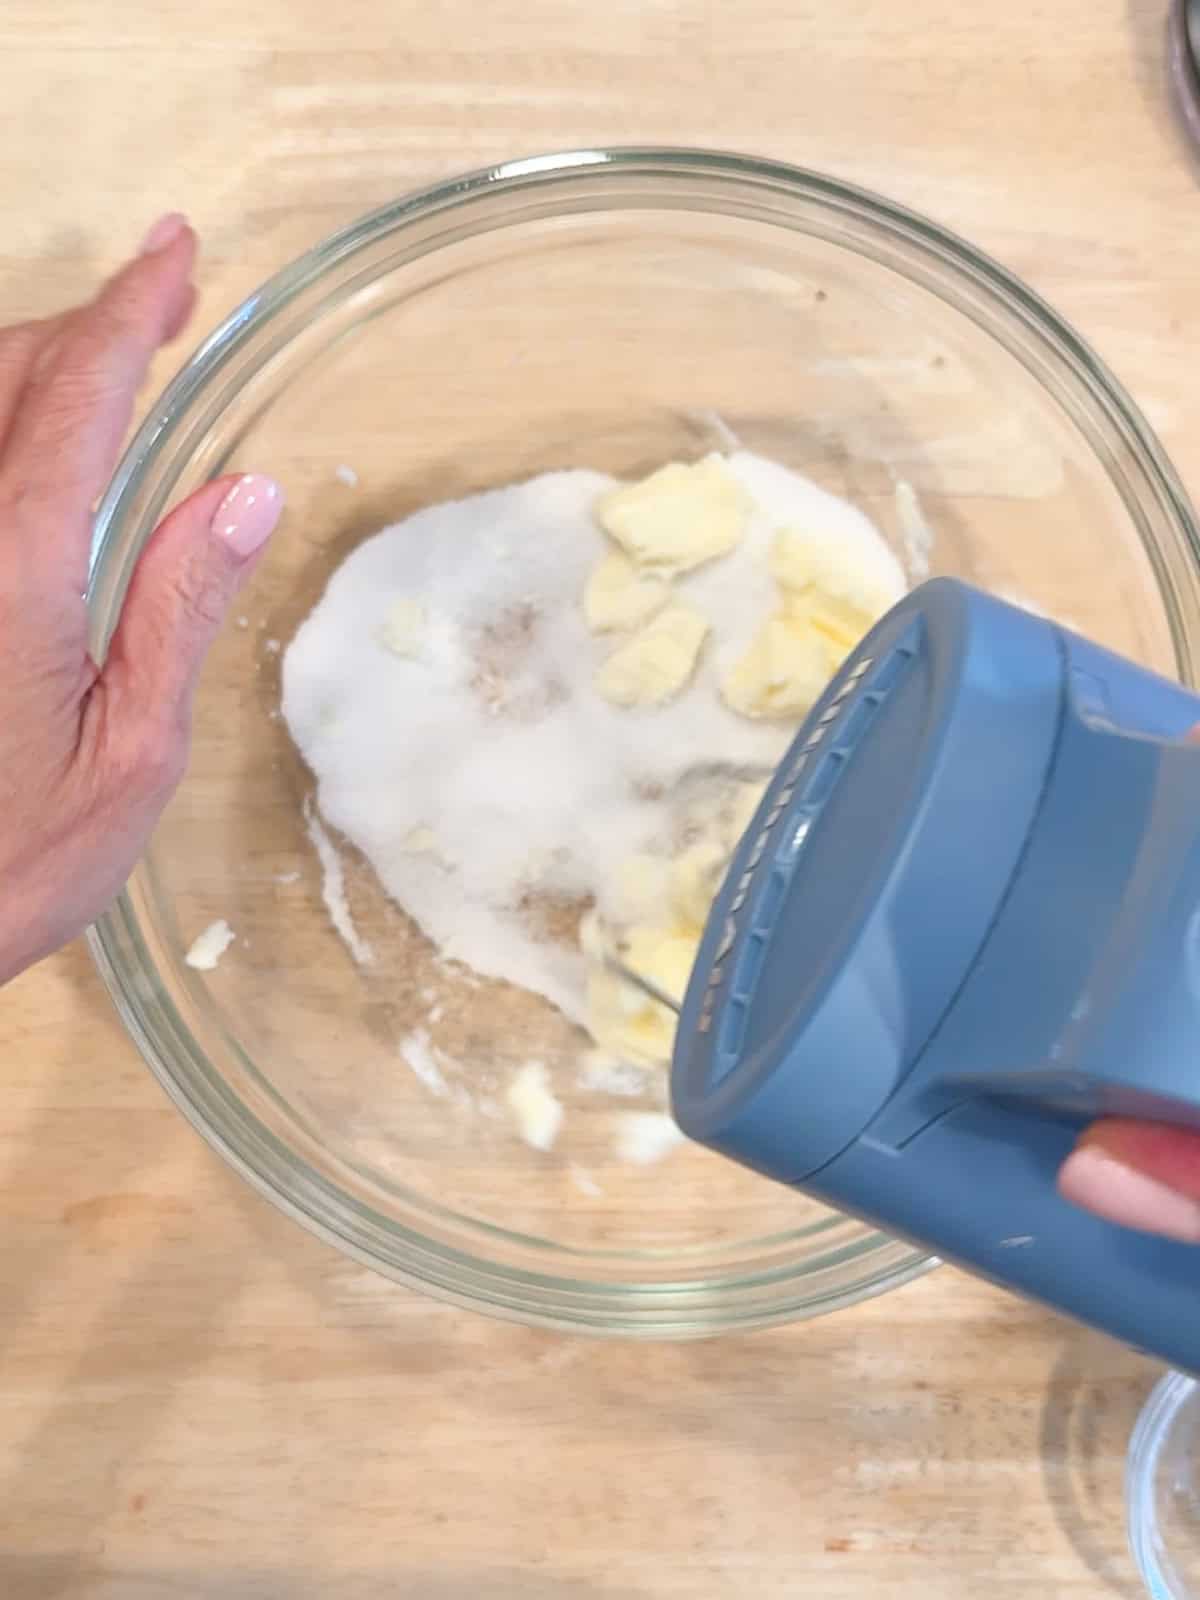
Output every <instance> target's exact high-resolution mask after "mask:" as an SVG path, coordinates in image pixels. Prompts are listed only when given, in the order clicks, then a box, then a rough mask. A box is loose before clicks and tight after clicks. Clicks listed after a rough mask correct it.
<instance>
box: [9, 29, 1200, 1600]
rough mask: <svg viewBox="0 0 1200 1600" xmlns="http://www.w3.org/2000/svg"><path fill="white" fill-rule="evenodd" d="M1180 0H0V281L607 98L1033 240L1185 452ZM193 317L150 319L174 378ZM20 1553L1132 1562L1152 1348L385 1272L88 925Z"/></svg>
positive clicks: (963, 1312) (1020, 264) (976, 1567)
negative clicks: (639, 1314)
mask: <svg viewBox="0 0 1200 1600" xmlns="http://www.w3.org/2000/svg"><path fill="white" fill-rule="evenodd" d="M1163 13H1164V6H1163V5H1162V4H1160V3H1157V0H1018V3H1017V4H1014V5H1012V6H1009V7H1007V8H1005V7H1000V6H986V7H984V6H972V5H963V4H961V3H952V0H903V3H897V0H743V3H742V4H740V5H734V4H728V3H727V4H722V5H718V4H715V3H713V0H610V3H609V4H608V5H606V6H597V5H593V4H583V3H582V0H488V3H487V4H480V3H479V0H474V3H468V0H429V3H426V4H422V5H417V4H413V3H403V0H401V3H393V4H385V3H383V0H339V3H338V4H331V3H329V0H257V4H255V5H254V6H247V5H245V4H244V3H242V0H203V3H201V4H196V3H194V0H189V3H185V0H107V3H105V4H102V5H101V4H97V3H96V0H60V3H58V4H57V5H55V6H49V5H44V4H42V3H41V0H0V135H2V140H3V144H2V148H3V150H4V159H3V162H2V164H0V194H2V197H3V202H4V204H3V216H4V228H3V231H2V233H0V319H2V320H5V321H7V320H12V319H15V318H17V317H20V316H25V315H29V314H35V313H41V312H48V311H50V310H52V309H54V308H56V307H57V306H59V305H60V303H62V302H64V301H66V300H69V299H70V298H72V297H74V296H78V295H81V294H83V293H84V292H86V291H87V290H88V289H89V287H90V286H91V285H92V283H93V282H94V280H95V279H96V277H97V275H98V274H100V273H102V272H103V271H105V270H106V269H108V268H110V267H111V266H112V265H114V264H115V262H116V261H117V260H118V258H119V257H120V255H121V254H122V252H123V251H125V250H126V248H128V247H130V246H131V245H132V244H133V243H135V242H136V240H137V238H138V236H139V234H140V233H141V231H142V230H143V229H144V227H145V226H146V225H147V223H148V222H149V221H150V220H151V219H152V218H153V217H154V216H155V215H156V214H157V213H159V212H160V211H163V210H165V209H168V208H170V207H178V208H180V209H184V210H186V211H187V212H188V213H189V214H190V216H191V217H192V218H193V219H194V221H195V223H196V225H197V227H198V228H199V230H200V233H201V235H202V239H203V243H204V251H205V254H204V261H203V266H202V299H201V306H200V312H199V319H200V322H199V326H204V325H208V324H211V323H212V322H213V321H214V320H215V319H216V318H217V317H218V315H219V314H221V313H222V312H223V311H224V310H226V309H227V308H228V307H229V306H231V305H232V304H233V303H234V302H235V300H236V299H237V298H239V297H240V296H241V295H242V294H243V293H244V292H245V291H247V290H248V289H250V288H251V287H252V286H253V285H254V284H255V283H256V282H257V281H259V280H260V279H261V278H262V277H264V276H265V275H266V274H267V273H268V272H269V271H271V270H273V269H274V268H275V267H277V266H278V265H280V264H281V263H282V262H284V261H285V260H287V259H288V258H290V257H291V256H292V255H293V254H295V253H296V252H297V251H299V250H300V249H302V248H304V247H306V246H307V245H309V244H310V243H312V242H313V241H314V240H315V239H317V238H319V237H320V236H322V235H323V234H325V233H327V232H328V231H329V230H330V229H331V228H332V227H334V226H337V225H339V224H341V223H343V222H345V221H348V220H350V219H351V218H352V217H353V216H354V215H355V214H356V213H358V212H360V211H362V210H364V209H366V208H368V207H370V206H373V205H375V204H377V203H379V202H381V201H383V200H385V199H387V198H390V197H392V196H394V195H395V194H397V193H398V192H400V191H403V190H404V189H405V188H406V187H409V186H412V185H416V184H418V183H424V182H425V181H427V180H430V179H432V178H436V177H438V176H441V175H445V174H449V173H452V172H454V171H456V170H459V169H462V168H464V167H470V166H473V165H477V164H480V163H483V162H486V161H491V160H493V159H499V158H503V157H506V156H512V155H517V154H522V153H528V152H531V151H535V150H539V149H546V148H559V147H569V146H578V145H589V144H596V143H604V142H617V143H622V142H630V141H632V140H636V141H638V142H654V141H667V142H672V143H680V144H706V145H715V146H723V147H727V148H735V149H742V150H747V151H752V152H755V153H761V154H765V155H773V156H777V157H781V158H784V159H789V160H793V161H797V162H800V163H802V164H805V165H808V166H812V167H817V168H823V169H826V170H828V171H830V172H833V173H835V174H838V175H841V176H844V177H847V178H850V179H854V180H857V181H860V182H863V183H865V184H868V185H870V186H871V187H874V188H877V189H880V190H883V191H885V192H887V193H888V194H890V195H891V196H893V197H894V198H896V199H899V200H901V201H905V202H907V203H909V204H910V205H913V206H915V207H917V208H919V209H921V210H924V211H927V212H929V213H930V214H932V215H933V216H934V217H936V218H937V219H939V220H940V221H942V222H944V223H946V224H948V225H949V226H951V227H952V228H954V229H955V230H956V231H958V232H960V233H963V234H965V235H967V236H968V237H969V238H971V239H972V240H974V241H975V242H976V243H978V244H980V245H982V246H983V247H985V248H986V249H988V250H989V251H991V252H992V253H994V254H995V255H996V256H998V257H999V258H1000V259H1001V260H1002V261H1003V262H1004V263H1005V264H1006V265H1008V266H1009V267H1010V268H1012V269H1014V270H1015V271H1016V272H1018V273H1019V274H1021V275H1023V276H1024V277H1025V278H1026V279H1028V280H1029V281H1030V282H1031V283H1032V284H1033V285H1034V286H1035V287H1036V288H1037V289H1039V290H1041V291H1042V292H1043V293H1044V294H1045V295H1046V296H1047V297H1048V298H1049V299H1050V300H1051V301H1052V302H1053V303H1054V304H1055V305H1056V306H1057V307H1058V308H1059V309H1060V310H1061V311H1063V312H1064V313H1065V314H1066V315H1067V316H1068V317H1069V318H1070V319H1071V320H1072V321H1073V322H1075V324H1076V325H1077V326H1078V327H1079V328H1080V329H1081V330H1082V331H1083V332H1084V333H1085V334H1086V335H1087V336H1088V338H1090V339H1091V340H1092V341H1093V342H1094V344H1095V345H1096V346H1097V347H1098V348H1099V350H1100V351H1101V353H1102V354H1103V355H1104V356H1105V357H1106V359H1107V360H1108V361H1109V362H1110V363H1111V365H1112V366H1113V367H1114V368H1115V369H1116V371H1117V373H1118V374H1119V375H1120V376H1121V378H1122V379H1123V380H1124V381H1125V382H1126V384H1127V385H1128V386H1129V387H1130V388H1131V390H1132V392H1133V394H1134V395H1135V397H1136V398H1137V400H1138V401H1139V403H1140V404H1141V405H1142V407H1143V408H1144V409H1145V411H1146V413H1147V415H1148V416H1149V418H1150V419H1151V421H1152V423H1153V424H1154V426H1155V427H1156V428H1157V429H1158V430H1159V432H1160V434H1161V436H1162V437H1163V439H1164V442H1165V443H1166V445H1167V447H1168V449H1169V451H1170V452H1171V453H1172V454H1173V456H1174V459H1175V461H1176V463H1177V465H1178V466H1179V468H1180V470H1181V472H1182V474H1183V476H1184V478H1185V480H1186V481H1187V482H1188V483H1189V485H1190V487H1191V488H1192V490H1193V491H1196V490H1197V489H1200V384H1197V381H1196V378H1195V371H1194V369H1195V358H1194V350H1195V345H1196V336H1195V330H1196V327H1197V324H1198V322H1200V226H1198V224H1200V186H1198V182H1197V168H1196V166H1195V165H1194V164H1193V162H1192V160H1191V157H1190V154H1189V152H1188V150H1187V149H1186V148H1185V146H1184V145H1183V142H1182V140H1181V138H1180V136H1179V135H1178V133H1177V132H1176V127H1175V124H1174V122H1173V120H1172V117H1171V114H1170V110H1169V107H1168V103H1167V97H1166V89H1165V77H1164V70H1163V59H1162V56H1163V50H1162V45H1163V30H1164V15H1163ZM177 359H178V355H177V353H176V355H174V356H168V357H167V358H165V359H164V363H163V366H162V370H161V371H159V372H158V373H157V374H156V377H158V378H161V377H164V376H165V375H166V372H167V370H168V369H169V367H170V366H171V365H172V364H173V362H174V361H175V360H177ZM0 1061H2V1062H3V1082H4V1093H3V1095H0V1286H2V1300H0V1595H3V1596H4V1597H5V1600H51V1597H54V1600H60V1597H61V1600H185V1597H186V1600H192V1597H195V1600H200V1597H205V1600H207V1597H210V1596H221V1597H226V1600H317V1597H322V1600H324V1597H326V1596H331V1597H332V1596H336V1597H337V1600H376V1597H384V1596H388V1597H390V1596H398V1597H405V1600H407V1597H410V1596H411V1597H413V1600H417V1597H420V1600H510V1597H511V1600H518V1597H519V1600H626V1597H628V1600H642V1597H645V1600H651V1597H660V1596H661V1597H667V1596H689V1597H690V1596H697V1597H706V1600H708V1597H711V1600H725V1597H730V1600H732V1597H734V1596H739V1597H740V1596H744V1595H753V1596H755V1597H756V1600H783V1597H784V1596H788V1597H790V1596H793V1595H797V1594H805V1595H807V1594H812V1595H817V1596H821V1597H823V1600H857V1597H860V1596H868V1595H876V1594H884V1593H886V1594H887V1595H889V1596H894V1597H896V1600H901V1597H910V1596H911V1597H913V1600H916V1597H918V1596H919V1597H921V1600H940V1597H942V1596H945V1597H947V1600H949V1597H952V1596H953V1597H956V1600H957V1597H959V1596H972V1597H980V1600H990V1597H997V1600H998V1597H1001V1596H1013V1595H1018V1594H1020V1595H1033V1594H1038V1595H1050V1596H1056V1597H1059V1596H1061V1597H1065V1600H1076V1597H1078V1600H1082V1597H1084V1596H1087V1597H1093V1596H1098V1595H1122V1596H1126V1597H1128V1600H1134V1597H1135V1596H1136V1595H1137V1594H1138V1592H1139V1589H1138V1584H1137V1580H1136V1578H1135V1575H1134V1572H1133V1569H1132V1566H1131V1563H1130V1561H1129V1558H1128V1556H1127V1554H1126V1551H1125V1544H1124V1526H1123V1506H1122V1497H1121V1470H1122V1461H1123V1453H1124V1448H1125V1444H1126V1440H1127V1437H1128V1434H1129V1430H1130V1427H1131V1425H1132V1423H1133V1420H1134V1417H1135V1416H1136V1413H1137V1410H1138V1408H1139V1406H1140V1404H1141V1401H1142V1399H1143V1397H1144V1395H1145V1394H1146V1392H1147V1390H1148V1388H1149V1386H1150V1384H1151V1383H1152V1381H1153V1379H1154V1377H1155V1372H1154V1369H1153V1368H1152V1367H1151V1366H1150V1365H1149V1364H1148V1363H1146V1362H1143V1361H1142V1360H1140V1359H1138V1358H1136V1357H1134V1356H1133V1355H1131V1354H1128V1353H1126V1352H1123V1351H1122V1350H1120V1349H1118V1348H1117V1347H1116V1346H1114V1345H1111V1344H1109V1343H1107V1342H1105V1341H1104V1340H1102V1339H1100V1338H1098V1337H1093V1336H1090V1335H1088V1334H1085V1333H1082V1332H1080V1331H1077V1330H1075V1329H1074V1328H1072V1327H1069V1326H1067V1325H1066V1324H1064V1323H1062V1322H1059V1321H1056V1320H1055V1319H1053V1318H1051V1317H1049V1316H1047V1315H1043V1314H1042V1313H1040V1312H1037V1311H1034V1310H1031V1309H1029V1308H1027V1307H1025V1306H1022V1305H1020V1304H1018V1303H1016V1302H1013V1301H1010V1300H1007V1299H1005V1298H1004V1297H1002V1296H1001V1295H999V1294H998V1293H996V1292H994V1291H992V1290H990V1289H988V1288H984V1287H981V1286H979V1285H977V1284H975V1283H972V1282H970V1281H968V1280H966V1279H964V1278H963V1277H960V1276H959V1275H957V1274H955V1273H953V1272H950V1271H948V1270H943V1271H941V1272H938V1273H936V1274H934V1275H933V1276H931V1277H928V1278H926V1279H925V1280H923V1281H921V1282H918V1283H916V1284H913V1285H911V1286H909V1287H908V1288H906V1289H904V1290H902V1291H900V1292H898V1293H896V1294H895V1295H893V1296H890V1297H888V1298H887V1299H885V1300H883V1301H878V1302H875V1303H873V1304H870V1305H867V1306H864V1307H861V1308H859V1309H857V1310H854V1311H851V1312H848V1313H844V1314H842V1315H839V1316H837V1317H833V1318H826V1319H824V1320H821V1321H819V1322H815V1323H811V1324H808V1325H805V1326H800V1327H796V1328H792V1329H786V1330H782V1331H778V1332H773V1333H770V1334H759V1335H754V1336H748V1337H745V1338H740V1339H727V1340H721V1341H715V1342H711V1343H705V1344H698V1345H686V1346H652V1347H644V1346H622V1345H617V1344H602V1343H594V1342H589V1341H586V1340H582V1339H567V1338H560V1337H555V1336H550V1335H547V1334H543V1333H536V1332H530V1331H525V1330H521V1329H517V1328H512V1327H506V1326H502V1325H498V1324H493V1323H490V1322H487V1321H485V1320H482V1319H479V1318H475V1317H472V1316H469V1315H466V1314H462V1313H459V1312H455V1311H452V1310H447V1309H444V1308H441V1307H439V1306H437V1305H433V1304H430V1303H428V1302H426V1301H424V1300H422V1299H420V1298H418V1297H416V1296H413V1295H410V1294H408V1293H406V1292H404V1291H401V1290H399V1289H397V1288H395V1287H394V1286H391V1285H389V1284H387V1283H385V1282H384V1281H382V1280H380V1279H377V1278H374V1277H372V1276H371V1275H370V1274H369V1273H367V1272H365V1271H363V1270H362V1269H360V1268H358V1267H357V1266H355V1265H354V1264H352V1263H350V1262H348V1261H344V1260H342V1259H340V1258H339V1257H337V1256H336V1255H334V1254H332V1253H331V1252H330V1251H329V1250H327V1249H325V1248H324V1247H323V1246H321V1245H320V1244H318V1243H317V1242H316V1241H315V1240H313V1239H310V1238H309V1237H307V1236H306V1235H305V1234H303V1233H301V1232H300V1231H299V1230H298V1229H297V1228H295V1227H294V1226H293V1225H292V1224H291V1223H290V1222H288V1221H287V1220H285V1219H284V1218H283V1217H282V1216H281V1215H279V1214H277V1213H276V1212H275V1211H274V1210H273V1209H271V1208H270V1207H269V1206H268V1205H266V1204H265V1203H264V1202H263V1201H261V1200H260V1199H258V1198H257V1197H256V1196H255V1195H254V1194H252V1193H251V1192H250V1191H249V1190H248V1189H246V1188H245V1187H244V1186H243V1185H242V1184H241V1183H240V1182H238V1180H236V1179H235V1178H234V1177H233V1176H232V1175H230V1174H229V1173H228V1172H227V1171H226V1170H225V1169H224V1168H223V1167H222V1166H221V1165H220V1164H219V1163H218V1162H217V1160H216V1159H215V1157H213V1156H212V1155H210V1154H209V1153H208V1151H207V1150H206V1148H205V1147H204V1146H203V1145H202V1144H201V1143H200V1142H199V1141H198V1139H197V1138H196V1137H195V1136H194V1135H193V1134H192V1132H191V1131H190V1130H189V1129H188V1128H187V1127H186V1126H185V1125H184V1124H183V1122H182V1121H181V1120H180V1119H179V1117H178V1116H177V1115H176V1113H175V1112H174V1111H173V1110H172V1109H171V1108H170V1107H169V1106H168V1105H167V1103H166V1102H165V1100H164V1099H163V1097H162V1095H161V1094H160V1092H159V1090H158V1089H157V1088H156V1087H155V1085H154V1084H153V1083H152V1081H151V1080H150V1078H149V1076H148V1074H147V1073H146V1071H145V1070H144V1068H143V1067H142V1065H141V1063H140V1061H139V1059H138V1058H137V1056H136V1053H135V1051H134V1050H133V1048H132V1046H131V1045H130V1044H129V1042H128V1041H127V1039H126V1038H125V1036H124V1035H123V1033H122V1031H121V1029H120V1027H119V1026H118V1024H117V1022H116V1021H115V1019H114V1017H113V1015H112V1013H111V1012H110V1010H109V1007H108V1004H107V1001H106V998H105V996H104V993H103V991H102V988H101V986H100V984H99V982H98V980H97V979H96V977H95V976H94V974H93V972H92V970H91V968H90V965H89V962H88V960H87V958H86V956H85V955H84V953H83V952H82V951H81V950H80V949H72V950H70V951H67V952H66V953H64V954H63V955H61V956H60V957H58V958H57V959H55V960H53V961H51V962H49V963H47V964H46V965H44V966H43V967H42V968H41V969H39V970H37V971H35V972H32V973H30V974H27V975H26V976H25V977H24V978H23V979H21V980H20V981H18V982H17V983H15V984H14V985H13V986H12V987H11V988H10V989H9V990H7V991H6V992H5V993H4V995H3V996H2V997H0Z"/></svg>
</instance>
